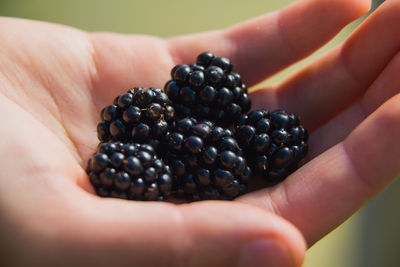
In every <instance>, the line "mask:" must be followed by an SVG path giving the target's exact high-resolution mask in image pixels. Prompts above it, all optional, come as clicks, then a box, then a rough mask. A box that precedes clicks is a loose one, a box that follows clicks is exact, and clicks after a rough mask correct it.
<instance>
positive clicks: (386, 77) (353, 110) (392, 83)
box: [308, 53, 400, 158]
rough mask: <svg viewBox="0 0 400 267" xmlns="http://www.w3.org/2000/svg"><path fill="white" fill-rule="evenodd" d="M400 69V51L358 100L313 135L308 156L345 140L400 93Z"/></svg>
mask: <svg viewBox="0 0 400 267" xmlns="http://www.w3.org/2000/svg"><path fill="white" fill-rule="evenodd" d="M399 68H400V53H397V54H396V56H395V57H394V58H393V59H392V60H391V61H390V63H389V64H388V65H387V66H386V67H385V69H384V70H383V71H382V72H381V73H380V74H379V76H378V78H377V79H376V80H375V81H374V82H373V83H372V85H371V86H370V87H369V89H368V90H367V91H366V92H365V94H364V95H363V96H362V97H361V98H360V99H359V100H358V101H357V102H355V103H354V104H353V105H351V106H350V107H348V108H347V109H346V110H344V111H343V112H341V113H340V114H338V115H337V116H336V117H334V118H332V119H331V120H330V121H329V122H327V123H325V124H324V125H323V126H321V127H319V128H318V129H317V130H316V131H315V132H314V133H313V134H312V135H311V137H310V143H309V148H310V149H309V151H310V153H309V155H308V157H309V158H313V157H314V156H315V155H318V154H320V153H322V152H323V151H325V150H326V149H328V148H329V147H332V146H333V145H335V144H336V143H338V142H340V141H342V140H344V139H345V137H346V136H347V135H348V134H349V133H350V132H351V131H352V130H353V129H354V128H355V127H356V126H357V125H358V124H359V123H361V122H362V121H363V120H364V119H365V117H366V116H368V115H369V114H371V113H372V112H374V111H375V110H376V109H377V108H378V107H379V106H380V105H381V104H382V103H384V102H385V101H387V100H388V99H389V98H391V97H392V96H394V95H396V94H398V93H399V92H400V76H399V75H398V70H399Z"/></svg>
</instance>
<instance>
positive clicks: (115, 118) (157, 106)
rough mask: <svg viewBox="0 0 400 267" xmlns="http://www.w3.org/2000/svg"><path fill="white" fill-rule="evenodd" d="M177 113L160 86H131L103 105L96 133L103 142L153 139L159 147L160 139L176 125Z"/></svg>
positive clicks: (144, 141)
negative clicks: (174, 123) (125, 91)
mask: <svg viewBox="0 0 400 267" xmlns="http://www.w3.org/2000/svg"><path fill="white" fill-rule="evenodd" d="M174 114H175V111H174V108H173V107H172V106H171V105H170V101H169V99H168V96H167V95H166V94H165V93H164V92H163V91H162V90H161V89H159V88H139V87H136V88H132V89H130V90H129V91H128V92H127V93H125V94H122V95H119V96H117V97H116V98H115V99H114V103H113V104H112V105H109V106H107V107H105V108H103V110H102V111H101V119H102V121H101V122H100V123H99V124H98V125H97V137H98V138H99V140H100V142H107V141H123V142H138V143H150V144H152V145H154V146H156V147H157V146H158V144H159V139H160V138H162V136H164V135H165V134H166V133H167V132H168V130H169V129H170V128H171V127H172V126H173V122H174Z"/></svg>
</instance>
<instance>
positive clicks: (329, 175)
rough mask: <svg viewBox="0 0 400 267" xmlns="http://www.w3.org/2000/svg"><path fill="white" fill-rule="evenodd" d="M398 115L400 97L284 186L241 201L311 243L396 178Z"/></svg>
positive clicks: (399, 160)
mask: <svg viewBox="0 0 400 267" xmlns="http://www.w3.org/2000/svg"><path fill="white" fill-rule="evenodd" d="M398 114H400V95H396V96H394V97H393V98H391V99H390V100H388V101H387V102H386V103H385V104H383V105H382V106H381V107H380V108H379V109H378V110H377V111H376V112H374V113H373V114H371V115H370V116H369V117H368V118H367V119H366V120H365V121H363V123H361V124H360V125H359V126H358V127H357V128H356V129H355V130H354V131H353V132H352V133H351V134H350V135H349V136H348V137H347V138H346V139H345V140H344V141H343V142H341V143H339V144H337V145H336V146H334V147H332V148H331V149H329V150H328V151H326V152H325V153H323V154H321V155H320V156H318V157H317V158H315V159H314V160H312V161H310V162H309V163H308V164H306V165H304V166H303V167H302V168H300V169H299V170H298V171H296V172H295V173H293V174H292V175H291V176H290V177H289V178H288V179H287V180H285V182H284V183H282V184H281V185H279V186H276V187H274V188H270V189H264V190H260V191H257V192H254V193H251V194H248V195H245V196H243V197H242V198H241V201H243V202H245V203H251V204H254V205H256V206H259V207H263V208H265V209H267V210H272V211H274V212H276V213H277V214H279V215H281V216H282V217H284V218H286V219H287V220H289V221H291V222H292V223H293V224H294V225H296V226H297V227H298V228H299V229H300V231H301V232H302V233H303V234H304V236H305V237H306V240H307V241H308V243H309V244H313V243H314V242H316V241H317V240H319V239H320V238H321V237H322V236H323V235H325V234H327V233H328V232H329V231H331V230H332V229H334V228H335V227H337V226H338V225H339V224H340V223H342V222H343V221H344V220H345V219H347V218H348V217H350V216H351V214H353V213H354V212H355V211H357V210H358V209H359V208H360V207H361V206H362V205H363V204H365V203H366V201H368V200H369V199H371V198H372V197H373V196H375V195H376V194H377V193H378V192H380V191H381V190H382V189H383V188H384V187H385V186H386V185H387V184H388V183H389V182H390V181H392V180H393V179H394V178H396V177H397V176H398V175H399V174H400V144H399V142H397V140H398V139H399V137H400V126H399V125H400V116H399V115H398ZM310 222H312V223H310Z"/></svg>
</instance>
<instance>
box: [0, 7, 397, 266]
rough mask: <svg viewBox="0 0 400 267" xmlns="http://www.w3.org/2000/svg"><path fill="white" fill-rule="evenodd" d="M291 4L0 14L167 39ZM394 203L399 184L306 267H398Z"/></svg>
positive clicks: (328, 240) (321, 245)
mask: <svg viewBox="0 0 400 267" xmlns="http://www.w3.org/2000/svg"><path fill="white" fill-rule="evenodd" d="M349 1H351V0H349ZM292 2H294V1H293V0H280V1H266V0H264V1H261V0H251V1H247V3H244V1H232V0H229V1H228V0H220V1H215V0H202V1H191V0H187V1H178V0H170V1H161V0H159V1H155V0H136V1H135V0H131V1H129V0H113V1H107V0H97V1H96V0H86V1H82V0H68V1H66V0H25V1H23V0H0V15H2V16H11V17H21V18H29V19H36V20H44V21H49V22H54V23H60V24H66V25H70V26H73V27H77V28H80V29H84V30H88V31H113V32H120V33H141V34H151V35H157V36H161V37H169V36H174V35H181V34H188V33H193V32H201V31H207V30H213V29H218V28H224V27H228V26H230V25H232V24H236V23H238V22H241V21H243V20H246V19H249V18H252V17H254V16H258V15H261V14H264V13H267V12H271V11H274V10H277V9H281V8H283V7H284V6H286V5H288V4H290V3H292ZM382 2H383V0H376V1H373V3H372V9H374V8H376V7H377V6H378V5H379V4H380V3H382ZM366 16H367V15H366ZM366 16H364V17H363V18H361V19H359V20H357V21H356V22H354V23H352V24H350V25H349V26H347V27H346V28H345V29H344V30H343V31H342V32H341V33H340V34H339V35H338V36H337V37H336V38H334V39H333V40H332V41H331V42H329V43H328V44H327V45H325V46H324V47H323V48H321V49H320V50H319V51H317V52H316V53H314V54H313V55H312V56H310V57H309V58H307V59H305V60H302V61H301V62H299V63H297V64H295V65H294V66H292V67H290V68H288V69H287V70H285V71H283V72H281V73H279V74H277V75H275V76H274V77H271V78H270V79H268V80H267V81H265V82H263V83H262V84H261V85H259V86H265V85H268V84H274V83H277V82H279V81H281V80H282V79H283V77H286V76H287V75H289V74H290V73H292V72H294V71H296V70H297V69H299V68H300V67H301V66H303V65H304V64H307V63H308V62H310V61H312V60H313V59H315V58H316V57H318V56H320V55H321V54H324V53H326V52H327V51H329V50H330V49H332V48H333V47H335V46H337V45H338V44H340V43H341V42H342V41H343V40H344V39H345V38H346V36H348V35H349V34H350V33H351V32H352V31H353V30H354V29H355V28H356V27H357V25H358V24H359V23H360V22H361V21H362V20H363V19H365V17H366ZM398 203H400V181H396V182H394V183H392V184H391V185H390V186H389V187H388V188H387V189H386V190H385V191H384V192H383V193H381V194H380V195H378V196H377V197H376V198H375V199H374V200H373V201H371V202H370V203H369V204H367V205H366V206H365V207H364V208H362V209H361V210H360V211H359V212H357V213H356V214H355V215H354V216H353V217H352V218H350V219H349V220H348V221H347V222H345V223H344V224H343V225H342V226H340V227H338V228H337V229H336V230H335V231H333V232H332V233H330V234H329V235H328V236H326V237H325V238H324V239H322V240H321V241H319V242H318V243H317V244H315V245H314V246H313V247H312V248H311V249H310V250H309V251H308V253H307V258H306V262H305V264H304V266H306V267H317V266H323V267H331V266H332V267H337V266H343V267H347V266H349V267H358V266H360V267H372V266H373V267H377V266H384V267H392V266H393V267H397V266H400V263H399V260H400V253H398V248H399V247H400V246H399V245H398V240H400V231H399V230H398V229H397V227H398V226H399V225H400V216H399V213H398V208H397V204H398ZM321 216H323V214H321Z"/></svg>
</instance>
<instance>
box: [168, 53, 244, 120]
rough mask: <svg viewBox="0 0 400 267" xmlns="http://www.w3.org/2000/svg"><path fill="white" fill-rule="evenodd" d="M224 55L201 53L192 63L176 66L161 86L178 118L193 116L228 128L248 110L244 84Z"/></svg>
mask: <svg viewBox="0 0 400 267" xmlns="http://www.w3.org/2000/svg"><path fill="white" fill-rule="evenodd" d="M232 68H233V67H232V63H231V61H230V60H229V59H228V58H225V57H216V56H215V55H214V54H213V53H211V52H203V53H201V54H200V55H199V56H198V57H197V61H196V64H190V65H185V64H181V65H176V66H175V67H174V68H173V69H172V71H171V77H172V80H170V81H168V82H167V83H166V85H165V87H164V90H165V92H166V93H167V95H168V96H169V98H170V99H171V100H172V103H173V104H174V107H175V110H176V115H177V117H178V118H186V117H194V118H196V119H206V120H211V121H214V122H218V123H221V125H222V126H226V127H229V126H230V125H231V124H232V123H233V122H235V121H237V120H238V119H239V118H240V116H241V115H242V114H245V113H246V112H248V111H249V110H250V107H251V101H250V98H249V95H248V93H247V87H246V85H245V84H244V83H243V82H242V79H241V77H240V75H239V74H238V73H235V72H233V71H232Z"/></svg>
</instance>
